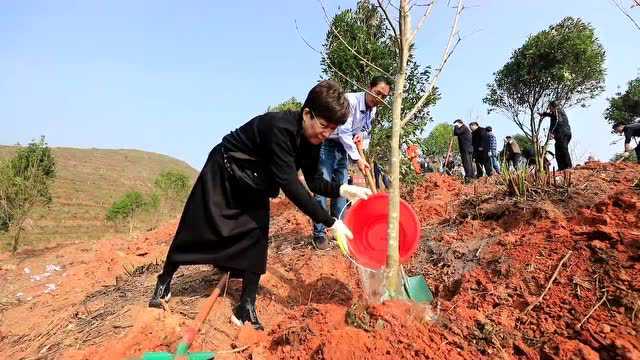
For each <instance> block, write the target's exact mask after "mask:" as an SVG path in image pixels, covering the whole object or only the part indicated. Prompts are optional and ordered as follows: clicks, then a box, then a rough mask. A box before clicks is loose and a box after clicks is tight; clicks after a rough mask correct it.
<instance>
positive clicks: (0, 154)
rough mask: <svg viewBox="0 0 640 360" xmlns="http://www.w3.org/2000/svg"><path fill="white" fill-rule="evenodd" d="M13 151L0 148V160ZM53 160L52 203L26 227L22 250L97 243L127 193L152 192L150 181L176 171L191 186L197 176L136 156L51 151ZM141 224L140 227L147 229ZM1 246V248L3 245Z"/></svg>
mask: <svg viewBox="0 0 640 360" xmlns="http://www.w3.org/2000/svg"><path fill="white" fill-rule="evenodd" d="M15 150H16V147H15V146H0V159H6V158H8V157H10V156H13V154H14V152H15ZM52 150H53V154H54V156H55V159H56V172H57V176H56V180H55V182H54V184H53V189H52V197H53V202H52V204H51V205H50V207H49V209H47V210H40V209H38V210H37V211H35V212H34V214H33V216H32V217H31V219H30V221H28V224H27V228H28V231H27V232H26V234H25V237H24V240H23V241H22V243H23V244H25V245H36V244H37V245H44V244H48V243H51V242H58V241H63V242H67V241H75V240H85V239H98V238H100V237H101V236H104V235H106V234H109V233H112V232H113V231H114V230H115V229H114V227H113V226H112V225H111V224H108V223H106V222H105V221H104V218H105V214H106V211H107V209H108V208H109V207H110V206H111V204H112V203H113V201H114V200H116V199H117V198H118V197H120V196H122V194H123V193H125V192H126V191H130V190H137V191H141V192H143V193H147V192H150V191H151V190H152V189H153V181H154V179H155V177H156V176H157V175H158V174H159V173H161V172H162V171H165V170H170V169H174V170H180V171H182V172H184V173H185V174H188V175H190V176H192V178H193V179H194V180H195V177H196V176H197V172H196V170H195V169H193V168H192V167H191V166H189V165H188V164H187V163H185V162H184V161H180V160H177V159H174V158H172V157H170V156H166V155H162V154H157V153H151V152H146V151H140V150H107V149H76V148H63V147H61V148H52ZM149 224H150V219H147V223H145V222H142V223H141V225H140V226H142V227H144V226H148V225H149ZM3 245H4V244H3Z"/></svg>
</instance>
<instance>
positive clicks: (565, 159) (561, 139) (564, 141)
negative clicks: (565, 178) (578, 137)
mask: <svg viewBox="0 0 640 360" xmlns="http://www.w3.org/2000/svg"><path fill="white" fill-rule="evenodd" d="M554 139H555V140H556V144H555V148H556V161H557V162H558V170H559V171H561V170H565V169H570V168H572V167H573V165H572V164H571V155H570V154H569V142H570V141H571V134H558V135H557V136H554Z"/></svg>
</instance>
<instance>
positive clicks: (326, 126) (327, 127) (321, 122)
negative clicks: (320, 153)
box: [309, 109, 334, 131]
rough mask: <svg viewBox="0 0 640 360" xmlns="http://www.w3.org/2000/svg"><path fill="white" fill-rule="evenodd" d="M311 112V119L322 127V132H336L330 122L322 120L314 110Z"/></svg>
mask: <svg viewBox="0 0 640 360" xmlns="http://www.w3.org/2000/svg"><path fill="white" fill-rule="evenodd" d="M309 111H310V112H311V117H312V118H313V120H315V121H316V122H317V123H318V125H320V128H321V129H322V130H331V131H333V130H334V128H332V127H331V125H330V124H329V123H328V122H326V121H324V120H320V118H318V117H317V116H316V114H314V113H313V110H311V109H309Z"/></svg>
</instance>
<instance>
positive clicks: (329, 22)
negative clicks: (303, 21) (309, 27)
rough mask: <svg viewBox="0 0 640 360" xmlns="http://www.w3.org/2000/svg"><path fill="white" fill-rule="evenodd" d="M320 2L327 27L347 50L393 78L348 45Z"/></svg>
mask: <svg viewBox="0 0 640 360" xmlns="http://www.w3.org/2000/svg"><path fill="white" fill-rule="evenodd" d="M318 2H319V3H320V7H321V8H322V12H323V13H324V19H325V21H326V22H327V25H329V27H330V28H331V30H332V31H333V33H334V34H336V36H337V37H338V39H340V41H342V43H343V44H344V46H346V47H347V49H349V50H351V52H352V53H353V54H354V55H355V56H357V57H359V58H360V59H361V60H362V61H364V62H365V63H366V64H368V65H370V66H371V67H373V68H374V69H376V70H378V71H380V72H381V73H383V74H384V75H386V76H388V77H392V76H391V74H389V73H388V72H386V71H384V70H382V69H381V68H379V67H378V66H376V65H375V64H374V63H372V62H371V61H369V60H367V59H365V58H364V57H363V56H361V55H360V54H358V52H357V51H355V49H353V48H352V47H351V46H349V44H347V42H346V41H345V40H344V39H343V38H342V35H340V33H339V32H338V30H336V29H335V28H334V27H333V25H332V24H331V20H330V19H329V15H328V14H327V9H326V7H325V6H324V3H323V2H322V0H318Z"/></svg>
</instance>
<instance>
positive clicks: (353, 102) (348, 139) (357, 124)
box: [329, 92, 376, 161]
mask: <svg viewBox="0 0 640 360" xmlns="http://www.w3.org/2000/svg"><path fill="white" fill-rule="evenodd" d="M345 96H346V97H347V100H349V107H350V110H351V112H350V114H349V118H347V122H345V123H344V125H341V126H338V128H337V129H336V131H334V133H333V134H331V136H329V139H333V140H340V143H341V144H342V146H343V147H344V149H345V150H346V151H347V154H349V157H350V158H351V159H353V160H355V161H357V160H360V154H359V153H358V148H357V147H356V144H355V143H354V142H353V137H354V136H355V135H357V134H359V133H362V138H363V144H364V145H365V148H366V147H367V145H368V144H369V138H370V134H371V122H372V120H373V117H374V116H375V115H376V108H375V107H374V108H372V109H367V105H366V103H365V99H364V98H365V93H364V92H360V93H347V94H345Z"/></svg>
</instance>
